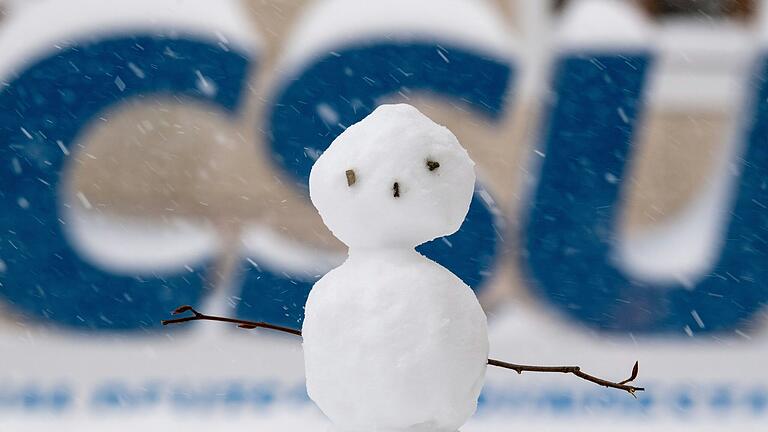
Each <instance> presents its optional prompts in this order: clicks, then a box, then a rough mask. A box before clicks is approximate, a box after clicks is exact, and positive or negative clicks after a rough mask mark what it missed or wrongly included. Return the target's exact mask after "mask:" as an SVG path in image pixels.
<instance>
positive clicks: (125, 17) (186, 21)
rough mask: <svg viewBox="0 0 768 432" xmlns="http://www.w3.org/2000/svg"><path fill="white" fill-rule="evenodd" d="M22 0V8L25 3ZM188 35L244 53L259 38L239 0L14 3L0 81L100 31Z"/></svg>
mask: <svg viewBox="0 0 768 432" xmlns="http://www.w3.org/2000/svg"><path fill="white" fill-rule="evenodd" d="M22 4H23V6H22ZM138 32H144V33H149V34H156V35H182V34H186V35H190V36H195V37H197V38H201V39H204V40H208V41H210V42H211V43H213V44H221V43H224V42H222V38H223V37H224V35H226V36H225V40H226V43H227V44H228V45H229V46H230V47H232V48H234V49H238V50H242V51H245V52H253V51H258V50H259V49H260V48H261V47H262V45H263V42H262V39H261V37H260V36H259V35H258V34H257V33H256V31H255V29H254V28H253V26H252V25H251V22H250V21H249V20H248V12H247V10H246V9H245V8H243V7H242V4H241V2H240V0H217V1H215V2H211V1H210V0H131V1H119V2H115V1H104V0H67V1H60V0H37V1H34V2H12V3H11V7H10V8H9V10H8V14H7V16H6V18H5V19H4V20H3V25H2V26H0V79H1V78H2V77H6V76H8V75H9V74H12V73H13V72H14V71H18V70H19V69H21V68H23V67H24V66H25V65H26V64H27V63H29V62H31V61H32V60H33V59H34V58H37V57H40V56H42V55H43V54H45V53H46V52H51V51H58V50H60V49H61V48H62V46H66V45H68V44H71V43H72V42H74V41H77V40H92V39H93V38H94V37H95V36H100V35H118V34H129V35H133V34H136V33H138Z"/></svg>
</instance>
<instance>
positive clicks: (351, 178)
mask: <svg viewBox="0 0 768 432" xmlns="http://www.w3.org/2000/svg"><path fill="white" fill-rule="evenodd" d="M345 174H346V175H347V186H352V185H353V184H355V181H357V178H356V177H355V170H351V169H349V170H347V172H346V173H345Z"/></svg>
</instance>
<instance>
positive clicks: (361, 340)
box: [302, 104, 488, 432]
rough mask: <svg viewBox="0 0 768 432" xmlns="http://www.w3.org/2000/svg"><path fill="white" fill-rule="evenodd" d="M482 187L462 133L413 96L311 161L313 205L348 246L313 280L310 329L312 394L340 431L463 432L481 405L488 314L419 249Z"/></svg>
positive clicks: (445, 230) (454, 221) (460, 215)
mask: <svg viewBox="0 0 768 432" xmlns="http://www.w3.org/2000/svg"><path fill="white" fill-rule="evenodd" d="M430 162H431V164H430ZM435 164H439V166H435ZM430 168H432V169H430ZM350 169H351V170H353V171H354V172H355V178H354V181H351V179H350V177H349V176H348V175H347V171H348V170H350ZM394 183H396V184H399V185H400V187H399V189H396V188H393V184H394ZM474 184H475V173H474V163H473V162H472V160H471V159H470V158H469V156H468V154H467V152H466V150H464V148H463V147H461V145H460V144H459V142H458V140H457V139H456V137H455V136H454V135H453V134H452V133H451V132H450V131H449V130H448V129H446V128H445V127H442V126H439V125H437V124H435V123H434V122H432V121H431V120H430V119H429V118H427V117H426V116H424V115H423V114H421V113H420V112H419V111H418V110H417V109H416V108H413V107H412V106H410V105H404V104H402V105H382V106H380V107H379V108H377V109H376V110H375V111H374V112H373V113H371V114H370V115H369V116H368V117H366V118H365V119H363V120H362V121H360V122H359V123H357V124H355V125H353V126H351V127H350V128H348V129H347V130H346V131H345V132H344V133H342V134H341V135H340V136H339V137H338V138H337V139H336V140H334V142H333V143H332V144H331V146H330V147H329V148H328V150H326V151H325V153H323V154H322V155H321V156H320V158H319V159H318V160H317V162H316V163H315V165H314V167H313V168H312V172H311V174H310V196H311V198H312V202H313V203H314V204H315V206H316V207H317V208H318V210H319V212H320V214H321V216H322V217H323V220H324V221H325V222H326V224H327V225H328V226H329V228H331V230H332V231H333V233H334V234H335V235H336V236H337V237H339V238H340V239H341V240H342V241H344V242H345V243H346V244H347V245H349V246H350V251H349V258H348V259H347V261H345V262H344V264H342V265H341V266H339V267H337V268H335V269H334V270H331V271H330V272H329V273H327V274H326V275H325V276H323V278H321V279H320V280H319V281H318V282H317V283H316V284H315V286H314V287H313V288H312V291H311V292H310V294H309V299H308V300H307V303H306V307H305V319H304V326H303V330H302V331H303V337H304V359H305V366H306V378H307V392H308V394H309V396H310V398H312V400H313V401H315V403H316V404H317V405H318V407H319V408H320V409H321V410H322V411H323V412H324V413H325V414H326V415H327V416H328V418H330V419H331V421H332V422H333V423H334V424H335V426H336V427H338V428H339V430H343V431H360V432H363V431H374V430H375V431H406V430H407V431H424V432H427V431H429V432H438V431H444V432H454V431H456V430H457V429H458V428H459V427H460V426H461V425H462V424H464V422H465V421H466V420H467V419H468V418H469V417H470V416H471V415H472V414H473V413H474V412H475V409H476V408H477V398H478V396H479V394H480V390H481V388H482V386H483V382H484V378H485V370H486V363H487V359H488V329H487V322H486V317H485V313H484V312H483V310H482V308H481V307H480V304H479V302H478V301H477V298H476V297H475V295H474V293H473V292H472V290H471V289H470V288H469V287H468V286H467V285H466V284H465V283H464V282H462V281H461V280H460V279H459V278H458V277H457V276H456V275H454V274H453V273H451V272H450V271H448V270H447V269H445V268H444V267H442V266H440V265H439V264H437V263H435V262H433V261H431V260H429V259H427V258H425V257H424V256H422V255H420V254H419V253H417V252H416V251H415V250H414V249H413V248H414V247H415V246H416V245H418V244H420V243H423V242H425V241H428V240H431V239H432V238H435V237H437V236H441V235H447V234H451V233H453V232H455V231H456V230H457V229H458V228H459V226H460V225H461V223H462V221H463V220H464V217H465V216H466V214H467V210H468V208H469V203H470V200H471V198H472V192H473V189H474ZM394 191H398V192H399V193H395V192H394Z"/></svg>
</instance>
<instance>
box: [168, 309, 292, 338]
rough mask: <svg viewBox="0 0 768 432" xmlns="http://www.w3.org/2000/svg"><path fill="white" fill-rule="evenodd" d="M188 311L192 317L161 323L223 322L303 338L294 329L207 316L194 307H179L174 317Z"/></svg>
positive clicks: (174, 312)
mask: <svg viewBox="0 0 768 432" xmlns="http://www.w3.org/2000/svg"><path fill="white" fill-rule="evenodd" d="M187 311H189V312H192V316H188V317H183V318H174V319H169V320H163V321H161V323H162V324H163V325H168V324H179V323H183V322H188V321H221V322H227V323H232V324H237V326H238V327H240V328H244V329H248V330H251V329H255V328H265V329H270V330H276V331H281V332H284V333H290V334H292V335H296V336H301V331H300V330H296V329H292V328H290V327H283V326H279V325H275V324H269V323H265V322H261V321H248V320H240V319H235V318H226V317H220V316H213V315H205V314H202V313H200V312H198V311H196V310H195V309H193V308H192V306H186V305H185V306H180V307H178V308H177V309H176V310H175V311H173V315H178V314H181V313H184V312H187Z"/></svg>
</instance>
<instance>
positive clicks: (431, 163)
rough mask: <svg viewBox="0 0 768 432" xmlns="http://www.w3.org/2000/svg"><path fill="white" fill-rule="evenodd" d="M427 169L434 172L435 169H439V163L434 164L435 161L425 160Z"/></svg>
mask: <svg viewBox="0 0 768 432" xmlns="http://www.w3.org/2000/svg"><path fill="white" fill-rule="evenodd" d="M427 168H428V169H429V170H430V171H434V170H436V169H438V168H440V163H439V162H435V161H433V160H429V159H427Z"/></svg>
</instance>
